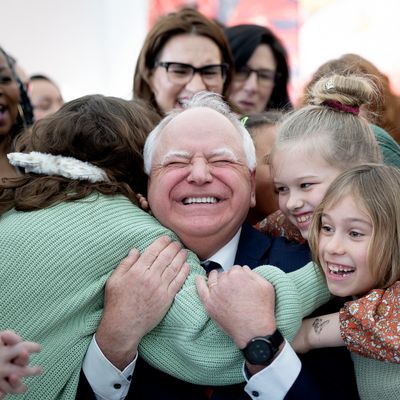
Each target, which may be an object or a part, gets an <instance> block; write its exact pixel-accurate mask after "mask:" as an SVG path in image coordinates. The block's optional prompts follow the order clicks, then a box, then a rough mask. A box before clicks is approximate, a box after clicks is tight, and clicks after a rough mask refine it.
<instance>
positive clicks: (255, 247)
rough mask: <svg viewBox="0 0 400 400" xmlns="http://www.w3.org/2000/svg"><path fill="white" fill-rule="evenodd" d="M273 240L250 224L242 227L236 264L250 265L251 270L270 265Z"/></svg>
mask: <svg viewBox="0 0 400 400" xmlns="http://www.w3.org/2000/svg"><path fill="white" fill-rule="evenodd" d="M270 247H271V240H270V238H269V237H268V236H266V235H264V234H262V233H260V232H259V231H258V230H257V229H255V228H253V227H252V226H251V225H249V224H243V225H242V231H241V233H240V238H239V244H238V249H237V252H236V258H235V264H236V265H248V266H249V267H250V268H251V269H253V268H255V267H257V266H259V265H263V264H268V253H269V250H270Z"/></svg>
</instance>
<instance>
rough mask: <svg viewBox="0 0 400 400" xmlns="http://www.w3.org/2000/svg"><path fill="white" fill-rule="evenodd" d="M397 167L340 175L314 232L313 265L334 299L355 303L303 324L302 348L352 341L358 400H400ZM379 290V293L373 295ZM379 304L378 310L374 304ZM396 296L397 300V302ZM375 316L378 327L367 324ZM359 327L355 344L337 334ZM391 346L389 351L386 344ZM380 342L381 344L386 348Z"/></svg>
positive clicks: (366, 168)
mask: <svg viewBox="0 0 400 400" xmlns="http://www.w3.org/2000/svg"><path fill="white" fill-rule="evenodd" d="M399 198H400V170H399V169H397V168H394V167H389V166H384V165H378V164H365V165H360V166H358V167H354V168H352V169H350V170H348V171H346V172H344V173H343V174H341V175H340V176H339V177H338V178H337V179H336V180H334V182H333V183H332V185H331V186H330V187H329V189H328V191H327V193H326V195H325V197H324V199H323V201H322V202H321V204H320V205H319V206H318V207H317V208H316V210H315V212H314V216H313V221H312V225H311V228H310V231H309V243H310V246H311V249H312V253H313V257H314V259H315V262H316V263H317V264H318V266H319V267H320V268H321V270H322V271H323V273H324V274H325V277H326V281H327V284H328V287H329V290H330V291H331V293H332V294H334V295H337V296H341V297H345V296H355V298H356V299H357V300H355V301H351V302H348V303H346V306H345V308H344V309H342V310H341V312H340V321H339V315H338V314H331V315H326V316H322V317H316V318H310V319H307V320H304V322H303V326H302V328H301V329H300V331H299V333H298V335H297V337H296V339H295V341H294V347H295V349H296V350H297V351H302V352H303V351H307V350H309V349H311V348H319V347H327V346H336V345H343V344H344V343H346V344H348V345H349V346H350V347H351V348H353V349H355V348H357V347H358V348H359V350H361V351H360V352H361V353H362V354H363V356H360V355H358V354H355V353H353V354H352V358H353V361H354V365H355V371H356V378H357V386H358V391H359V394H360V397H361V399H363V400H364V399H377V398H380V399H388V400H389V399H398V396H399V393H400V366H399V365H398V364H395V363H388V362H383V361H377V360H374V359H371V358H367V357H370V356H373V357H374V358H376V357H375V354H376V352H377V351H378V352H379V353H380V358H381V359H382V360H385V359H386V360H391V361H396V360H397V362H400V348H399V345H400V330H399V326H400V325H399V322H400V321H399V318H398V298H399V296H400V263H399V260H400V203H399ZM373 289H375V290H373ZM378 299H379V304H380V306H379V310H375V307H374V305H375V303H376V301H377V300H378ZM396 299H397V300H396ZM372 314H374V317H375V321H374V325H375V326H374V327H373V329H371V330H370V331H368V330H367V331H366V332H365V328H361V329H360V328H359V327H362V326H370V325H371V322H370V318H371V315H372ZM340 325H342V327H343V329H344V330H345V331H348V330H355V331H356V334H357V335H358V341H356V342H354V341H353V340H349V338H348V337H347V336H346V335H345V334H344V333H343V329H342V336H341V332H340ZM388 341H389V342H392V344H393V346H392V348H391V349H390V350H389V351H388V350H387V349H386V347H385V343H387V342H388ZM382 344H383V345H382Z"/></svg>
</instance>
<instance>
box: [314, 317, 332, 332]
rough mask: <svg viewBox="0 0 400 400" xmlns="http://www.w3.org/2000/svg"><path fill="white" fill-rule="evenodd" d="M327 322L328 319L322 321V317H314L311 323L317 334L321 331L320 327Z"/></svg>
mask: <svg viewBox="0 0 400 400" xmlns="http://www.w3.org/2000/svg"><path fill="white" fill-rule="evenodd" d="M326 324H329V320H328V319H327V320H326V321H324V320H323V319H322V318H315V320H314V322H313V323H312V326H313V328H314V332H315V333H316V334H317V335H319V334H320V333H321V332H322V328H323V327H324V326H325V325H326Z"/></svg>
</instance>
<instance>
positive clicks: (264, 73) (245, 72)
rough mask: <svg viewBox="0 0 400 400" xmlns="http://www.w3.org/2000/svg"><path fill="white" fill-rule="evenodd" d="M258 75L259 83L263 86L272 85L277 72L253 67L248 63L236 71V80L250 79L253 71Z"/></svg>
mask: <svg viewBox="0 0 400 400" xmlns="http://www.w3.org/2000/svg"><path fill="white" fill-rule="evenodd" d="M253 72H254V73H255V74H256V75H257V80H258V84H259V85H262V86H270V85H272V84H273V83H274V82H275V79H276V73H275V71H272V70H270V69H253V68H250V67H248V66H247V65H245V66H243V67H242V68H240V69H238V70H237V71H236V72H235V80H236V81H239V82H244V81H246V80H247V79H249V76H250V75H251V74H252V73H253Z"/></svg>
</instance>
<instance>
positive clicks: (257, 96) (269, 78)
mask: <svg viewBox="0 0 400 400" xmlns="http://www.w3.org/2000/svg"><path fill="white" fill-rule="evenodd" d="M225 34H226V37H227V38H228V41H229V45H230V48H231V50H232V55H233V59H234V63H235V71H234V72H235V74H234V78H233V81H232V83H231V85H230V89H229V93H228V97H229V100H230V101H231V102H232V103H233V104H234V105H235V106H237V107H238V108H239V109H240V110H241V112H242V113H243V114H246V115H250V114H257V113H261V112H263V111H266V110H269V109H291V108H292V103H291V101H290V99H289V94H288V88H287V85H288V82H289V66H288V61H287V54H286V50H285V48H284V47H283V45H282V43H281V42H280V40H279V39H278V38H277V37H276V36H275V35H274V34H273V33H272V31H271V30H269V29H268V28H265V27H263V26H259V25H236V26H232V27H229V28H225Z"/></svg>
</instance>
